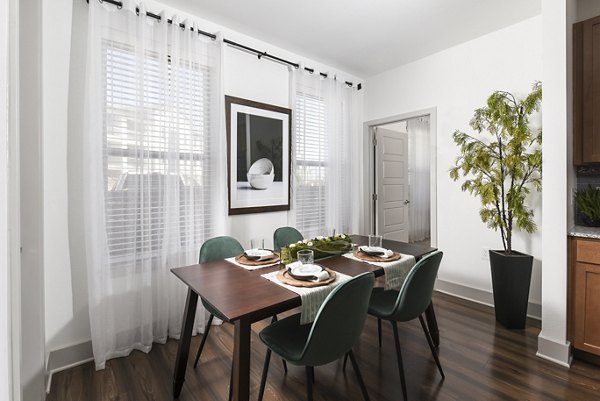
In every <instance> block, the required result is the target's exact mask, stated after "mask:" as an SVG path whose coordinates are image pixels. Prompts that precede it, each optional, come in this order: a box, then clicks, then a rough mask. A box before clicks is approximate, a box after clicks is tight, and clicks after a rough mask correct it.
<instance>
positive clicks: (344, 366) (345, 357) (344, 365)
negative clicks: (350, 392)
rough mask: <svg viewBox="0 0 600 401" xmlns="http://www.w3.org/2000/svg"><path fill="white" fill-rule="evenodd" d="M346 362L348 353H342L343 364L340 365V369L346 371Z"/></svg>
mask: <svg viewBox="0 0 600 401" xmlns="http://www.w3.org/2000/svg"><path fill="white" fill-rule="evenodd" d="M347 362H348V353H346V355H344V364H343V365H342V371H344V372H345V371H346V363H347Z"/></svg>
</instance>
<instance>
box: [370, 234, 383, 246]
mask: <svg viewBox="0 0 600 401" xmlns="http://www.w3.org/2000/svg"><path fill="white" fill-rule="evenodd" d="M382 239H383V238H382V237H381V235H369V247H376V248H381V240H382Z"/></svg>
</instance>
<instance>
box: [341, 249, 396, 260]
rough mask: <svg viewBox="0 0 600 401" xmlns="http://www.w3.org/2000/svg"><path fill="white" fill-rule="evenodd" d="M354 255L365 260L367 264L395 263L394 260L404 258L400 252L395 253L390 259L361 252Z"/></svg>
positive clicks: (355, 252)
mask: <svg viewBox="0 0 600 401" xmlns="http://www.w3.org/2000/svg"><path fill="white" fill-rule="evenodd" d="M353 255H354V256H356V257H357V258H359V259H360V260H364V261H365V262H393V261H394V260H398V259H400V258H401V257H402V254H401V253H400V252H394V254H393V255H392V256H390V257H389V258H383V257H381V256H371V255H367V254H366V253H363V252H362V251H361V250H358V251H354V253H353Z"/></svg>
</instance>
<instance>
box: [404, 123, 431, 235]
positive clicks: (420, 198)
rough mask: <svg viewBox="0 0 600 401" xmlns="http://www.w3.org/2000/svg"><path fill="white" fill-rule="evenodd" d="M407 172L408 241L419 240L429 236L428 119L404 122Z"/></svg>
mask: <svg viewBox="0 0 600 401" xmlns="http://www.w3.org/2000/svg"><path fill="white" fill-rule="evenodd" d="M406 129H407V131H408V145H409V152H408V154H409V170H410V174H409V177H410V192H409V194H410V196H409V200H410V208H409V219H410V230H409V241H410V242H415V241H422V240H425V239H427V238H429V237H430V224H429V222H430V210H429V208H430V206H429V205H430V197H429V194H430V186H429V182H430V181H429V178H430V168H429V163H430V158H429V155H430V149H429V117H418V118H413V119H410V120H408V121H407V125H406Z"/></svg>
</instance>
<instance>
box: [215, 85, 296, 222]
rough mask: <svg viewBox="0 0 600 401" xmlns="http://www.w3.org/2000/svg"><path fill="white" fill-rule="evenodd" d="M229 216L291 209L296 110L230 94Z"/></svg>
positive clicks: (227, 99) (227, 100)
mask: <svg viewBox="0 0 600 401" xmlns="http://www.w3.org/2000/svg"><path fill="white" fill-rule="evenodd" d="M225 119H226V130H227V187H228V214H229V215H230V216H231V215H239V214H249V213H265V212H275V211H281V210H290V182H291V165H290V163H291V148H292V147H291V141H292V110H290V109H288V108H285V107H280V106H275V105H272V104H266V103H261V102H256V101H254V100H248V99H243V98H239V97H234V96H225Z"/></svg>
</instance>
